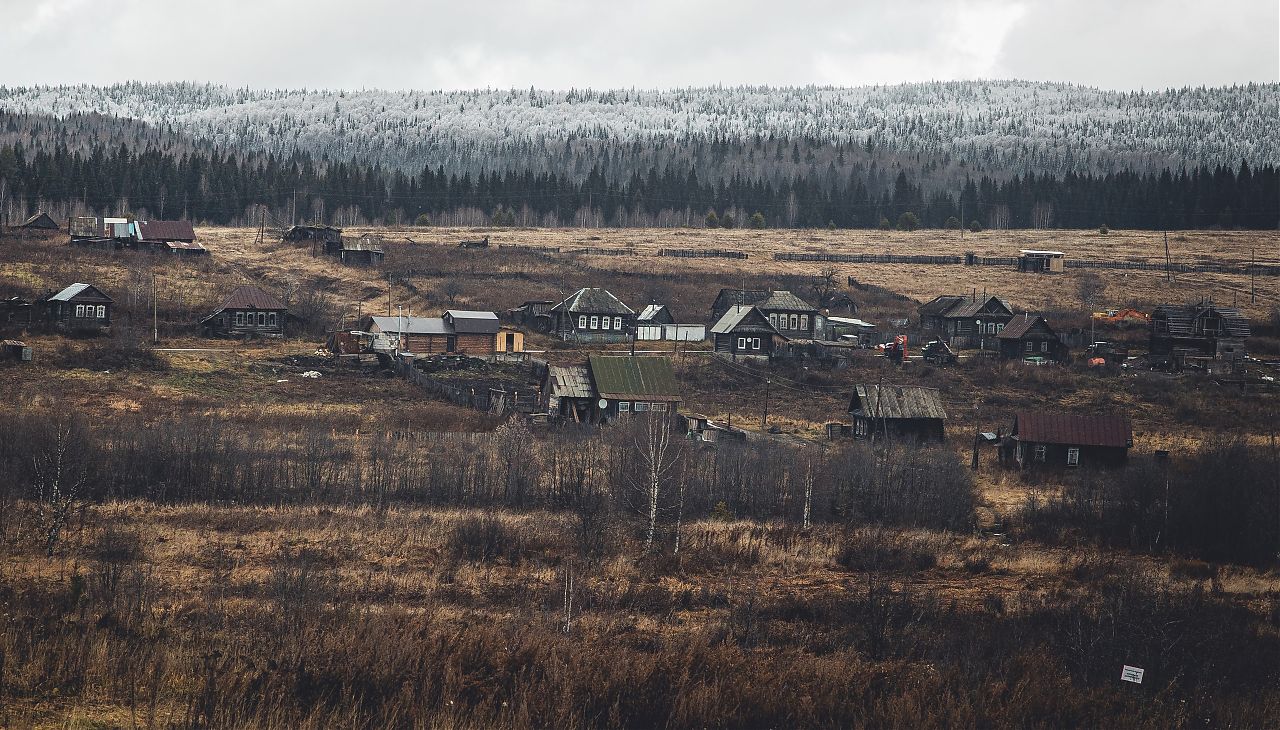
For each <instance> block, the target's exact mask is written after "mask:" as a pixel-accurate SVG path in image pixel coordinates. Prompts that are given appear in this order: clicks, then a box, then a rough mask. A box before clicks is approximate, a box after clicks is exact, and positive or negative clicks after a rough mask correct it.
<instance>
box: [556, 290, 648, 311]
mask: <svg viewBox="0 0 1280 730" xmlns="http://www.w3.org/2000/svg"><path fill="white" fill-rule="evenodd" d="M551 311H553V312H585V313H587V314H635V311H634V310H633V309H631V307H628V306H627V305H625V304H623V303H622V301H621V300H619V299H618V298H617V297H615V296H614V295H613V294H610V293H609V290H607V289H601V288H599V287H585V288H583V289H579V290H578V291H576V292H574V293H573V294H570V295H569V297H568V298H567V299H565V300H564V301H563V302H560V303H559V304H557V305H556V306H554V307H552V308H551Z"/></svg>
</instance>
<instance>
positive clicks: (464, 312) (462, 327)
mask: <svg viewBox="0 0 1280 730" xmlns="http://www.w3.org/2000/svg"><path fill="white" fill-rule="evenodd" d="M444 314H445V319H447V320H449V321H450V322H451V323H452V324H453V329H454V331H455V332H458V333H460V334H464V335H477V334H483V335H491V334H494V333H496V332H497V331H498V315H497V314H494V313H493V312H477V311H472V310H468V309H448V310H445V313H444Z"/></svg>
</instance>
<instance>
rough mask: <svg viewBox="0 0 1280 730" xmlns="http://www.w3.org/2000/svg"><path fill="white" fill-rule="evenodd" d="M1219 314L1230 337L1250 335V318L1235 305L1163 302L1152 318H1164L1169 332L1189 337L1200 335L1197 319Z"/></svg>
mask: <svg viewBox="0 0 1280 730" xmlns="http://www.w3.org/2000/svg"><path fill="white" fill-rule="evenodd" d="M1215 313H1216V314H1217V315H1218V316H1219V317H1220V318H1221V319H1222V328H1223V330H1224V331H1225V332H1224V334H1226V335H1227V336H1229V337H1248V336H1249V334H1250V332H1251V329H1250V327H1249V318H1248V317H1246V316H1244V315H1243V314H1241V313H1240V310H1239V309H1236V308H1235V307H1218V306H1215V305H1213V304H1161V305H1160V306H1158V307H1156V308H1155V309H1154V310H1153V311H1152V312H1151V319H1152V320H1163V321H1164V322H1165V323H1166V324H1167V325H1168V328H1169V334H1171V335H1175V336H1177V335H1181V336H1187V337H1196V336H1198V334H1197V332H1196V320H1198V319H1200V318H1201V317H1205V316H1211V315H1213V314H1215Z"/></svg>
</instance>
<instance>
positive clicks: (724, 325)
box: [711, 305, 787, 358]
mask: <svg viewBox="0 0 1280 730" xmlns="http://www.w3.org/2000/svg"><path fill="white" fill-rule="evenodd" d="M711 339H712V347H713V349H714V351H715V352H718V353H722V354H725V355H731V356H733V357H734V358H737V357H764V358H767V357H770V356H771V355H773V353H774V352H775V351H776V350H777V349H779V348H780V347H782V345H783V343H785V342H786V341H787V338H786V337H785V336H784V335H783V334H782V333H781V332H779V331H778V330H777V328H776V327H774V326H773V325H772V324H770V323H769V319H768V318H767V317H765V316H764V313H763V312H761V311H760V310H759V309H756V308H755V307H753V306H751V305H745V306H733V307H730V308H729V309H728V310H727V311H725V313H724V314H723V315H722V316H721V317H720V321H718V322H716V323H715V324H714V325H712V327H711Z"/></svg>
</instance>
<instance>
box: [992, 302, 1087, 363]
mask: <svg viewBox="0 0 1280 730" xmlns="http://www.w3.org/2000/svg"><path fill="white" fill-rule="evenodd" d="M996 339H997V340H999V342H1000V357H1002V358H1004V359H1006V360H1022V359H1025V358H1033V357H1039V358H1044V359H1045V360H1051V361H1053V362H1066V361H1067V360H1069V359H1071V353H1070V350H1069V348H1068V347H1067V346H1066V344H1064V343H1063V342H1062V338H1060V337H1059V336H1058V333H1057V332H1055V331H1054V329H1053V328H1052V327H1050V326H1049V322H1048V320H1046V319H1045V318H1044V317H1042V316H1040V315H1038V314H1037V315H1031V314H1027V313H1024V314H1023V315H1022V316H1021V317H1014V318H1013V320H1012V321H1011V322H1009V324H1007V325H1005V326H1004V328H1003V329H1001V330H1000V332H999V333H998V334H996Z"/></svg>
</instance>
